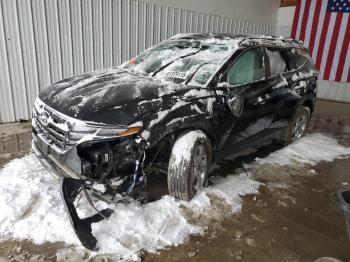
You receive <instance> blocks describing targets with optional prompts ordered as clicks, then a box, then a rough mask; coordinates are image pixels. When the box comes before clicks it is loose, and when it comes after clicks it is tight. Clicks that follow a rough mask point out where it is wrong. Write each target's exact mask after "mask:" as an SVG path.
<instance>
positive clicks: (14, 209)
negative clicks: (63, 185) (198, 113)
mask: <svg viewBox="0 0 350 262" xmlns="http://www.w3.org/2000/svg"><path fill="white" fill-rule="evenodd" d="M0 178H1V183H0V208H1V212H0V235H1V236H2V237H7V238H16V239H29V240H32V241H33V242H34V243H37V244H41V243H44V242H47V241H50V242H56V241H62V242H65V243H67V244H73V245H75V246H77V247H81V246H80V243H79V241H78V239H77V238H76V236H75V233H74V231H73V229H72V227H71V225H70V223H69V219H68V216H67V214H66V211H65V209H64V205H63V201H62V199H61V195H60V192H59V182H58V181H57V180H56V179H55V178H53V177H52V176H51V175H50V174H49V173H48V172H47V171H45V170H44V169H43V168H42V167H41V165H40V163H39V162H38V161H37V160H36V159H35V157H34V156H33V155H27V156H25V157H23V158H20V159H15V160H13V161H11V162H10V163H8V164H7V165H6V166H5V167H4V168H3V169H1V170H0ZM259 185H260V184H259V183H258V182H255V181H253V180H252V179H250V178H249V176H248V175H246V174H241V175H239V176H230V177H228V178H225V179H224V178H216V179H215V185H214V186H213V187H211V188H208V189H206V191H205V192H202V193H201V194H198V196H196V197H195V198H194V199H193V200H192V201H190V202H183V201H178V200H175V199H174V198H172V197H170V196H164V197H163V198H162V199H160V200H158V201H155V202H152V203H148V204H146V205H141V204H139V203H138V202H136V201H132V202H131V203H128V204H123V203H120V204H117V205H112V206H111V205H109V206H108V207H110V208H113V209H114V210H115V212H114V213H113V215H112V216H111V217H110V219H109V220H108V221H106V220H105V221H103V222H101V223H96V224H93V226H92V228H93V233H94V235H95V236H96V238H97V239H98V246H99V247H100V250H99V252H100V253H113V254H117V255H116V256H118V258H119V259H126V260H137V259H139V253H140V251H141V250H147V251H155V250H158V249H160V248H163V247H165V246H168V245H178V244H180V243H183V242H184V241H185V239H186V238H187V237H188V236H189V235H191V234H200V233H202V232H203V231H204V230H205V227H206V226H207V225H205V226H203V225H196V224H191V223H190V222H189V220H190V219H191V217H190V218H188V217H186V216H185V215H184V214H183V208H188V209H191V210H193V214H192V216H194V217H199V216H201V215H203V214H208V213H210V210H212V209H213V205H215V203H212V201H211V199H212V196H216V198H220V199H222V201H220V203H221V204H222V203H225V202H226V205H227V206H228V207H229V209H231V210H232V212H237V211H239V210H240V208H241V201H242V199H241V197H240V196H242V195H245V194H249V193H257V192H258V188H259ZM84 202H85V201H84ZM84 202H79V207H78V212H79V215H80V216H81V217H84V216H85V215H88V214H89V215H91V214H93V213H95V212H94V211H93V210H91V208H90V207H89V206H88V205H87V204H86V203H84ZM97 206H98V208H106V207H107V204H106V203H103V202H99V203H97ZM214 210H216V209H215V208H214ZM220 211H221V212H222V210H220ZM216 212H217V213H218V212H219V211H216ZM212 213H213V212H212ZM212 215H217V216H218V215H220V214H212Z"/></svg>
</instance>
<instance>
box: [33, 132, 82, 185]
mask: <svg viewBox="0 0 350 262" xmlns="http://www.w3.org/2000/svg"><path fill="white" fill-rule="evenodd" d="M37 139H38V138H37V135H36V134H34V133H33V140H32V150H33V153H34V155H35V156H36V157H37V159H38V160H39V162H40V163H41V164H42V165H43V166H44V167H45V168H46V169H47V170H48V171H49V172H50V173H51V174H52V175H53V176H54V177H56V178H59V177H72V178H75V179H81V176H80V173H81V161H80V158H79V156H78V154H77V153H76V148H75V147H74V148H72V149H71V150H69V151H68V152H66V153H64V154H57V153H54V152H53V151H52V149H50V148H49V152H48V154H47V155H45V154H44V153H43V152H41V151H40V149H39V147H38V145H37ZM65 160H69V161H65Z"/></svg>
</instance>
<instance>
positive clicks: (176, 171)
mask: <svg viewBox="0 0 350 262" xmlns="http://www.w3.org/2000/svg"><path fill="white" fill-rule="evenodd" d="M211 155H212V147H211V144H210V141H209V139H208V138H207V136H206V135H205V134H204V133H203V132H202V131H200V130H195V131H190V132H187V133H184V134H182V135H180V136H179V137H178V138H177V140H176V142H175V144H174V146H173V149H172V152H171V156H170V160H169V167H168V189H169V193H170V195H172V196H174V197H175V198H177V199H180V200H187V201H188V200H191V199H192V198H193V196H194V195H195V194H196V193H197V192H198V191H199V190H201V189H202V188H203V187H205V186H206V185H207V181H208V172H209V170H210V164H211Z"/></svg>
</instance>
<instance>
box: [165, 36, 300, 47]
mask: <svg viewBox="0 0 350 262" xmlns="http://www.w3.org/2000/svg"><path fill="white" fill-rule="evenodd" d="M176 39H184V40H185V39H193V40H198V41H201V42H205V43H218V44H219V43H221V44H234V45H237V44H238V45H239V46H242V47H243V46H252V45H260V46H266V47H283V48H300V49H305V47H304V45H303V43H302V42H301V41H297V40H294V39H285V38H282V37H274V36H266V35H235V34H224V33H211V34H177V35H175V36H173V37H172V38H170V40H176Z"/></svg>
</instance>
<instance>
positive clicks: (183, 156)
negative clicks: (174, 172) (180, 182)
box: [171, 130, 207, 166]
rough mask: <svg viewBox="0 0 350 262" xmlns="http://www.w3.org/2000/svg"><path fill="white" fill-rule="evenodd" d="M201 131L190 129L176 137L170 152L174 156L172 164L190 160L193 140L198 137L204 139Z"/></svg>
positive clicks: (204, 136)
mask: <svg viewBox="0 0 350 262" xmlns="http://www.w3.org/2000/svg"><path fill="white" fill-rule="evenodd" d="M206 138H207V136H206V135H205V134H204V133H203V132H202V131H199V130H197V131H190V132H188V133H186V134H185V135H183V136H181V137H180V138H178V139H177V140H176V142H175V144H174V146H173V149H172V151H171V154H172V155H173V156H174V157H175V161H174V163H173V165H175V166H178V165H179V164H180V161H181V160H185V161H190V157H191V152H192V148H193V145H194V144H193V142H194V141H196V140H198V139H206Z"/></svg>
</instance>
